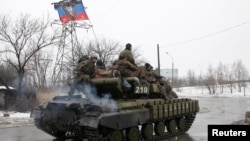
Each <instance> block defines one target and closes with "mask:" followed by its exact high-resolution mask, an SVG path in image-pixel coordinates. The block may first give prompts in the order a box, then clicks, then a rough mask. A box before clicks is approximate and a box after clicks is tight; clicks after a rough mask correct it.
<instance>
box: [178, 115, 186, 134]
mask: <svg viewBox="0 0 250 141" xmlns="http://www.w3.org/2000/svg"><path fill="white" fill-rule="evenodd" d="M177 128H178V129H179V130H180V131H185V130H186V123H185V120H184V118H179V119H178V120H177Z"/></svg>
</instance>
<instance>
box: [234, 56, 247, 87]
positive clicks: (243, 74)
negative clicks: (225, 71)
mask: <svg viewBox="0 0 250 141" xmlns="http://www.w3.org/2000/svg"><path fill="white" fill-rule="evenodd" d="M234 64H235V65H234V66H235V68H234V72H235V78H236V82H237V84H238V92H241V87H243V86H244V83H245V80H246V79H247V77H248V74H247V69H246V67H245V66H244V65H243V63H242V61H241V60H238V61H236V62H235V63H234Z"/></svg>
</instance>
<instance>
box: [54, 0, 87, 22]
mask: <svg viewBox="0 0 250 141" xmlns="http://www.w3.org/2000/svg"><path fill="white" fill-rule="evenodd" d="M54 8H55V10H57V11H58V15H59V18H60V21H61V22H62V23H68V22H69V21H75V20H88V19H89V18H88V15H87V13H86V11H85V8H84V5H83V3H82V1H81V0H63V1H60V2H58V3H54Z"/></svg>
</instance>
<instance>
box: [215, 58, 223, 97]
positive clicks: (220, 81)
mask: <svg viewBox="0 0 250 141" xmlns="http://www.w3.org/2000/svg"><path fill="white" fill-rule="evenodd" d="M223 70H225V65H223V64H222V63H221V62H220V63H219V65H218V67H217V71H216V72H217V74H216V75H217V82H218V84H219V85H220V93H223V89H224V83H225V80H224V79H225V74H224V71H223Z"/></svg>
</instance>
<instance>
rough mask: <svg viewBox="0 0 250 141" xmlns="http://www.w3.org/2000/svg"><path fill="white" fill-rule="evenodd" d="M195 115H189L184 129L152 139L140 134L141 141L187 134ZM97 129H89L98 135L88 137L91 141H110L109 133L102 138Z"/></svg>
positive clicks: (154, 140)
mask: <svg viewBox="0 0 250 141" xmlns="http://www.w3.org/2000/svg"><path fill="white" fill-rule="evenodd" d="M195 117H196V113H192V114H190V115H189V117H188V119H187V120H185V126H186V128H185V130H183V131H180V130H178V129H177V130H176V132H174V133H168V132H164V134H163V135H161V136H157V135H153V137H152V138H151V139H144V138H143V137H142V136H141V135H140V139H139V141H159V140H164V139H168V138H170V137H174V136H178V135H181V134H185V133H186V132H187V131H188V130H189V129H190V127H191V126H192V124H193V121H194V120H195ZM97 130H98V129H89V130H88V131H89V132H92V133H89V135H90V134H92V135H94V134H95V135H96V136H89V137H88V140H89V141H109V138H108V137H107V136H108V135H107V136H106V137H104V138H100V137H99V136H98V134H97V133H98V131H97ZM123 141H127V139H126V137H125V136H124V139H123Z"/></svg>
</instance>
